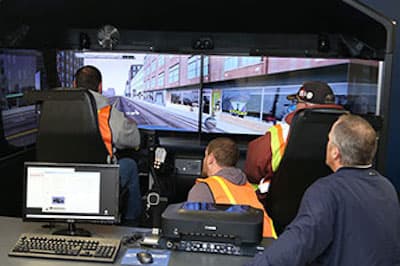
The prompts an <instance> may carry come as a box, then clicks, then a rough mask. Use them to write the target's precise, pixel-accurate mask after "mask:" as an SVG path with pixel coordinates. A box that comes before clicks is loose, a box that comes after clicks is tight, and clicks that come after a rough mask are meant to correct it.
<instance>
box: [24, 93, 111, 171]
mask: <svg viewBox="0 0 400 266" xmlns="http://www.w3.org/2000/svg"><path fill="white" fill-rule="evenodd" d="M26 97H27V98H29V100H30V101H32V102H39V103H41V108H40V120H39V130H38V135H37V141H36V160H38V161H43V162H64V163H66V162H79V163H107V155H108V153H107V149H106V147H105V144H104V142H103V140H102V137H101V133H100V130H99V127H98V119H97V108H96V103H95V100H94V98H93V96H92V94H90V92H88V91H87V90H84V89H61V88H60V89H55V90H51V91H40V92H39V91H38V92H30V93H29V94H28V95H27V96H26Z"/></svg>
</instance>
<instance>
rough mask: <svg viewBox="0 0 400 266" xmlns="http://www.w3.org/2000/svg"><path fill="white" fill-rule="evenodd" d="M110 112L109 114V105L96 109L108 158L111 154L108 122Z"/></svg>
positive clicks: (110, 136)
mask: <svg viewBox="0 0 400 266" xmlns="http://www.w3.org/2000/svg"><path fill="white" fill-rule="evenodd" d="M110 114H111V105H107V106H105V107H103V108H101V109H99V110H98V111H97V119H98V122H99V129H100V133H101V137H102V138H103V142H104V144H105V145H106V148H107V151H108V154H109V155H110V158H112V156H113V149H112V134H111V128H110V124H109V120H110Z"/></svg>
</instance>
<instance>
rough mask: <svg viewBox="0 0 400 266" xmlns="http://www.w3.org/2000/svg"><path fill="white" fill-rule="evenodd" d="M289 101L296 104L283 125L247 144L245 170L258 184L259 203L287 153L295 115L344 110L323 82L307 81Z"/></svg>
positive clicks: (251, 180)
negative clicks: (303, 110)
mask: <svg viewBox="0 0 400 266" xmlns="http://www.w3.org/2000/svg"><path fill="white" fill-rule="evenodd" d="M287 98H288V100H291V101H294V102H295V105H293V107H294V110H293V111H292V112H290V113H289V114H288V115H287V116H286V117H285V118H284V119H283V121H282V122H281V123H279V124H276V125H274V126H272V127H271V128H270V129H269V130H268V131H267V132H266V133H265V135H263V136H261V137H258V138H256V139H254V140H252V141H251V142H250V143H249V144H248V149H247V157H246V162H245V166H244V171H245V173H246V175H247V177H248V179H249V181H250V182H251V183H254V184H259V186H258V190H257V193H258V196H259V199H260V200H263V199H264V198H265V195H266V194H265V193H266V192H267V191H268V188H269V183H270V180H271V178H272V176H273V174H274V172H275V171H276V170H277V169H278V166H279V163H280V160H281V159H282V156H283V152H284V151H285V145H286V140H287V137H288V133H289V129H290V124H291V122H292V119H293V117H294V115H295V114H296V112H297V111H299V110H301V109H305V108H336V109H343V107H341V106H339V105H336V104H334V103H335V95H334V93H333V91H332V89H331V87H330V86H329V85H328V84H326V83H325V82H321V81H307V82H304V83H303V85H302V86H301V87H300V89H299V90H298V92H297V93H296V94H293V95H289V96H287Z"/></svg>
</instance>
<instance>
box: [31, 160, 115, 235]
mask: <svg viewBox="0 0 400 266" xmlns="http://www.w3.org/2000/svg"><path fill="white" fill-rule="evenodd" d="M24 168H25V175H24V191H23V195H24V200H23V219H24V220H28V221H49V222H67V223H71V224H73V223H76V222H91V223H104V224H113V223H116V222H118V221H119V166H118V165H102V164H74V163H43V162H25V165H24ZM73 229H74V228H73Z"/></svg>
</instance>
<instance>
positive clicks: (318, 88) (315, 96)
mask: <svg viewBox="0 0 400 266" xmlns="http://www.w3.org/2000/svg"><path fill="white" fill-rule="evenodd" d="M286 98H287V99H288V100H290V101H292V100H295V99H296V100H298V101H299V102H306V103H315V104H332V103H335V94H334V93H333V91H332V88H331V87H330V86H329V85H328V84H326V83H325V82H322V81H306V82H304V83H303V85H302V86H301V87H300V89H299V91H298V92H297V93H296V94H291V95H288V96H287V97H286Z"/></svg>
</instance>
